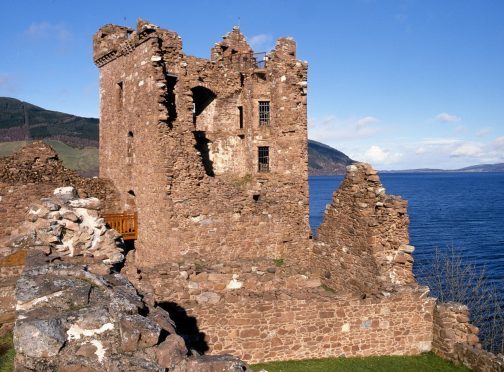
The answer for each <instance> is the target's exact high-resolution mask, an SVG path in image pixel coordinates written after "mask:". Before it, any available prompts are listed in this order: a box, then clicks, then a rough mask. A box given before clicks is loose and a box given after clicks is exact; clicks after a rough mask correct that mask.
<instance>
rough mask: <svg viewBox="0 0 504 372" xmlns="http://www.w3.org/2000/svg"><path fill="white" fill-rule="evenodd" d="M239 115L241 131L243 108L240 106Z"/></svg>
mask: <svg viewBox="0 0 504 372" xmlns="http://www.w3.org/2000/svg"><path fill="white" fill-rule="evenodd" d="M238 114H239V115H240V129H243V106H238Z"/></svg>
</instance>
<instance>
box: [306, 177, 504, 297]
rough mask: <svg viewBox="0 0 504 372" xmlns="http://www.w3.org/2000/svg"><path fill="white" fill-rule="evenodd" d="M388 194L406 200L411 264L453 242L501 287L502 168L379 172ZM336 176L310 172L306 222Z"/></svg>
mask: <svg viewBox="0 0 504 372" xmlns="http://www.w3.org/2000/svg"><path fill="white" fill-rule="evenodd" d="M380 178H381V181H382V183H383V185H384V187H385V188H386V190H387V193H388V194H393V195H401V196H402V197H403V198H404V199H406V200H408V202H409V205H408V213H409V216H410V226H409V232H410V242H411V244H412V245H414V246H415V247H416V250H415V253H414V257H415V266H414V267H416V268H419V267H420V266H421V265H425V264H427V263H428V261H429V260H430V259H431V258H432V255H433V252H434V250H435V249H436V247H438V248H440V249H444V248H447V247H454V248H456V249H457V250H460V252H461V254H462V255H463V256H464V258H465V259H466V260H467V262H470V263H472V264H474V265H476V266H477V267H480V268H481V267H486V273H487V276H488V277H489V279H491V280H492V281H494V282H495V283H496V284H497V285H498V286H499V287H500V288H502V289H503V290H504V173H422V174H418V173H417V174H405V173H404V174H399V173H384V174H381V175H380ZM342 179H343V177H342V176H336V177H310V179H309V184H310V224H311V226H312V229H313V230H315V229H316V228H317V227H318V225H319V224H320V223H321V222H322V217H323V213H324V209H325V205H326V204H328V203H330V202H331V198H332V193H333V192H334V191H335V190H336V189H337V188H338V186H339V184H340V182H341V181H342Z"/></svg>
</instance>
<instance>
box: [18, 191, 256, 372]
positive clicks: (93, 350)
mask: <svg viewBox="0 0 504 372" xmlns="http://www.w3.org/2000/svg"><path fill="white" fill-rule="evenodd" d="M98 207H99V201H98V199H94V198H84V199H81V198H78V197H77V195H76V193H75V189H73V188H60V189H56V190H55V192H54V195H53V197H52V198H45V199H42V201H41V203H40V204H38V205H35V206H32V207H31V209H30V211H29V213H28V214H27V217H26V222H25V223H24V224H23V225H22V226H21V227H20V228H19V231H18V233H17V234H18V235H17V236H15V237H13V239H11V246H12V248H13V249H15V248H16V246H18V245H20V244H21V245H24V246H25V248H26V252H27V257H26V265H25V269H24V271H23V273H22V275H21V277H20V279H19V280H18V282H17V286H16V300H17V303H16V323H15V328H14V345H15V348H16V368H17V370H37V371H49V370H58V371H70V370H72V371H98V370H107V371H130V370H135V371H161V370H164V369H165V368H168V369H170V370H173V371H180V372H182V371H217V370H218V371H244V370H245V369H246V365H245V364H244V363H243V362H241V361H240V360H239V359H237V358H234V357H231V356H213V357H206V356H198V355H193V356H191V357H189V356H188V354H191V351H190V350H188V348H187V346H186V343H185V341H184V339H183V338H182V337H181V336H179V335H178V334H177V332H176V325H175V323H174V322H173V321H172V320H171V319H170V316H169V314H168V313H167V312H166V311H165V310H163V309H162V308H161V307H158V306H156V304H155V303H154V302H153V301H148V303H146V302H144V300H143V298H142V296H141V295H140V294H138V293H137V291H136V289H135V288H134V287H133V286H132V285H131V283H130V282H129V281H128V280H127V279H126V277H124V276H123V275H121V274H119V273H117V272H115V271H114V267H115V266H116V265H118V264H121V263H122V261H123V259H124V257H123V245H122V239H121V237H120V235H119V234H117V232H115V231H114V230H110V229H108V228H107V227H106V226H105V224H104V222H103V219H101V218H100V216H99V214H98V213H97V208H98Z"/></svg>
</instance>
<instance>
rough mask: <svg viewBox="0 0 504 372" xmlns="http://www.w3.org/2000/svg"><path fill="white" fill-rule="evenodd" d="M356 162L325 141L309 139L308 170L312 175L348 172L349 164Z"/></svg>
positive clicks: (331, 174)
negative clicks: (324, 142)
mask: <svg viewBox="0 0 504 372" xmlns="http://www.w3.org/2000/svg"><path fill="white" fill-rule="evenodd" d="M353 163H355V161H354V160H352V159H350V158H349V157H348V156H347V155H345V154H343V153H342V152H341V151H338V150H336V149H334V148H332V147H330V146H328V145H325V144H323V143H320V142H317V141H313V140H308V171H309V174H310V176H333V175H343V174H345V173H346V167H347V165H350V164H353Z"/></svg>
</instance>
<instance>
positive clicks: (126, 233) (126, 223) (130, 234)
mask: <svg viewBox="0 0 504 372" xmlns="http://www.w3.org/2000/svg"><path fill="white" fill-rule="evenodd" d="M103 218H105V222H106V223H107V225H109V227H110V228H112V229H114V230H116V231H117V232H118V233H120V234H122V236H123V239H124V240H136V239H137V238H138V219H137V214H136V213H109V214H105V215H103Z"/></svg>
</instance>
